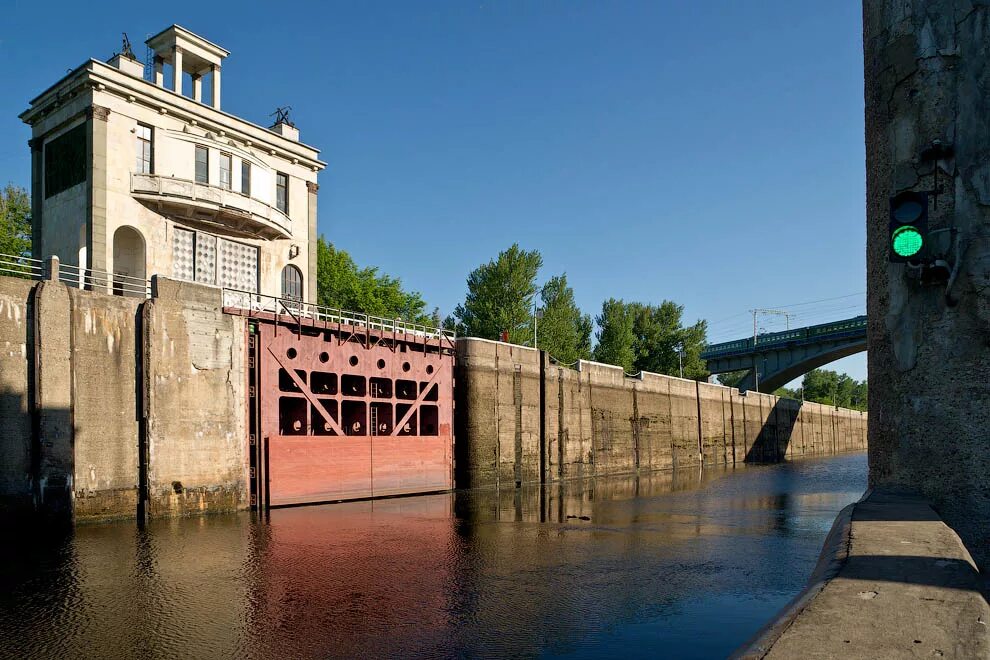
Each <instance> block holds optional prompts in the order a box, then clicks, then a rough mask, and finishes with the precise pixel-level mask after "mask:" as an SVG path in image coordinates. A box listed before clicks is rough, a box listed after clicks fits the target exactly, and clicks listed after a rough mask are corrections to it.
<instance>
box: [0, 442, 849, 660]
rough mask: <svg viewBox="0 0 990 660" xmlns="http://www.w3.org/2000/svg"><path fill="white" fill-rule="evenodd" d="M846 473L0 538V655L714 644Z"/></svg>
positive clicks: (827, 470)
mask: <svg viewBox="0 0 990 660" xmlns="http://www.w3.org/2000/svg"><path fill="white" fill-rule="evenodd" d="M865 487H866V456H865V454H856V455H846V456H840V457H837V458H828V459H812V460H801V461H796V462H791V463H785V464H780V465H773V466H761V467H746V468H742V469H737V470H727V471H719V472H714V473H706V474H704V475H703V476H702V475H699V474H698V473H692V474H684V473H680V474H676V475H673V474H671V473H654V474H651V475H643V476H640V477H639V478H638V479H637V478H634V477H622V478H610V479H598V480H597V481H586V482H571V483H567V484H564V485H562V486H551V487H548V488H547V489H545V490H543V491H541V490H540V489H538V488H533V489H526V490H523V491H519V492H516V491H509V492H502V493H495V492H493V491H470V492H458V493H452V494H444V495H432V496H426V497H416V498H401V499H393V500H383V501H379V502H360V503H350V504H336V505H327V506H319V507H304V508H295V509H281V510H276V511H273V512H272V514H271V517H270V520H269V521H259V520H257V519H256V518H255V517H253V516H252V515H250V514H242V515H236V516H216V517H207V518H199V519H186V520H178V521H167V522H157V523H154V524H152V525H150V526H149V528H148V529H147V530H145V531H138V530H136V529H135V527H134V525H133V524H123V523H122V524H113V525H103V526H90V527H81V528H79V529H77V530H76V531H75V532H74V534H73V535H72V537H70V538H60V539H54V540H53V539H47V540H45V539H43V538H40V537H39V536H38V535H37V534H35V535H33V536H29V537H28V536H21V535H17V536H14V535H10V536H8V537H7V538H6V541H5V543H3V544H2V545H3V547H2V549H0V655H4V656H9V657H16V658H30V657H39V658H41V657H45V658H48V657H92V658H116V657H141V658H152V657H169V658H171V657H221V658H223V657H228V658H229V657H238V658H240V657H248V658H316V657H339V656H344V657H374V658H381V657H441V658H442V657H520V656H522V657H546V658H556V657H567V658H591V657H603V656H616V655H621V656H623V657H624V658H635V657H657V656H665V657H681V658H691V657H720V656H725V655H726V654H727V653H729V652H731V651H732V650H733V649H734V648H736V647H737V646H738V645H739V644H741V643H742V642H744V641H745V640H746V639H747V638H748V637H749V636H750V635H752V634H753V633H754V632H755V631H756V630H758V629H759V628H760V627H761V626H762V625H763V624H764V623H766V621H767V620H768V619H770V618H771V617H772V616H773V615H774V614H775V613H776V612H777V611H778V609H779V608H780V607H781V606H783V605H784V604H785V603H786V602H787V601H788V600H790V599H791V598H792V597H793V596H794V595H795V594H796V593H798V592H799V591H800V590H801V588H802V587H803V585H804V583H805V581H806V579H807V577H808V575H809V574H810V572H811V570H812V568H813V566H814V564H815V562H816V560H817V557H818V552H819V550H820V548H821V544H822V541H823V540H824V538H825V536H826V534H827V533H828V530H829V528H830V527H831V524H832V521H833V520H834V518H835V515H836V513H837V512H838V511H839V509H841V508H842V507H843V506H845V505H846V504H848V503H849V502H852V501H854V500H856V499H858V498H859V496H860V495H861V494H862V493H863V491H864V489H865ZM582 516H583V517H585V518H588V519H587V520H583V519H581V517H582Z"/></svg>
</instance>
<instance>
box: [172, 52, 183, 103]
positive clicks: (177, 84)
mask: <svg viewBox="0 0 990 660" xmlns="http://www.w3.org/2000/svg"><path fill="white" fill-rule="evenodd" d="M172 53H173V57H172V63H173V65H174V68H173V70H172V89H173V90H174V91H175V93H176V94H182V49H181V48H179V47H178V46H176V47H175V50H173V51H172Z"/></svg>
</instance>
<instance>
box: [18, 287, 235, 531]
mask: <svg viewBox="0 0 990 660" xmlns="http://www.w3.org/2000/svg"><path fill="white" fill-rule="evenodd" d="M155 296H156V297H154V298H152V299H151V300H148V301H145V300H143V299H134V298H123V297H118V296H109V295H106V294H102V293H93V292H88V291H81V290H78V289H72V288H69V287H67V286H65V285H64V284H61V283H59V282H56V281H43V282H32V281H29V280H20V279H15V278H8V277H0V512H5V513H14V512H31V511H41V512H46V513H51V514H56V515H61V516H71V517H73V518H74V519H75V520H77V521H86V520H103V519H109V518H122V517H135V516H136V515H138V512H139V511H141V510H142V506H143V510H144V511H146V512H147V513H148V514H150V515H152V516H171V515H183V514H187V513H199V512H204V511H226V510H232V509H238V508H243V507H246V506H247V501H248V496H247V493H246V487H247V483H248V481H247V469H248V468H247V460H246V453H245V445H246V442H247V433H246V411H245V406H246V400H247V398H246V374H245V368H246V350H245V347H246V325H245V321H244V319H243V318H242V317H237V316H229V315H226V314H224V313H223V311H222V304H221V294H220V290H219V289H216V288H210V287H203V286H198V285H192V284H185V283H183V284H179V283H176V282H171V281H168V280H160V281H158V282H157V283H156V287H155ZM142 457H143V458H142ZM142 486H144V487H145V492H146V496H147V502H146V503H145V504H144V505H142V504H141V502H142V496H141V493H142Z"/></svg>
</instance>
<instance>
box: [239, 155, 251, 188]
mask: <svg viewBox="0 0 990 660" xmlns="http://www.w3.org/2000/svg"><path fill="white" fill-rule="evenodd" d="M241 194H243V195H250V194H251V163H249V162H247V161H246V160H242V161H241Z"/></svg>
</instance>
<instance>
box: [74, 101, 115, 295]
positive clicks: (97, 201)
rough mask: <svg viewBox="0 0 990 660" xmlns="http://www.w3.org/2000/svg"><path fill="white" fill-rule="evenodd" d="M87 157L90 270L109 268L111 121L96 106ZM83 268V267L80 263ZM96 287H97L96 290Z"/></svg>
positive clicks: (92, 108)
mask: <svg viewBox="0 0 990 660" xmlns="http://www.w3.org/2000/svg"><path fill="white" fill-rule="evenodd" d="M87 116H88V120H87V123H88V127H87V128H88V130H87V132H86V152H87V153H86V155H87V157H88V158H87V161H88V162H89V164H90V166H89V171H88V172H87V178H86V197H87V204H86V214H87V218H86V254H87V255H88V257H89V263H88V264H86V266H87V268H90V269H92V270H96V271H105V270H106V269H107V122H108V121H109V117H110V110H109V108H104V107H102V106H98V105H92V106H90V107H89V109H88V110H87ZM80 265H83V264H80ZM94 288H96V287H94Z"/></svg>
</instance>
